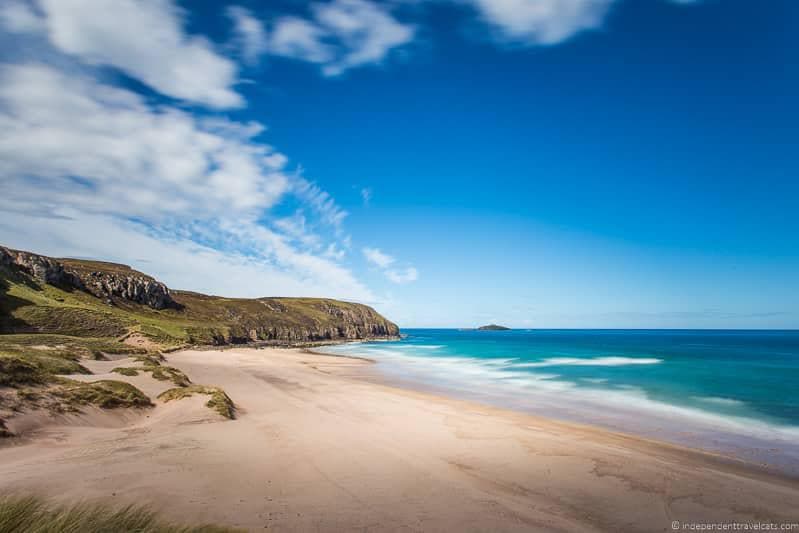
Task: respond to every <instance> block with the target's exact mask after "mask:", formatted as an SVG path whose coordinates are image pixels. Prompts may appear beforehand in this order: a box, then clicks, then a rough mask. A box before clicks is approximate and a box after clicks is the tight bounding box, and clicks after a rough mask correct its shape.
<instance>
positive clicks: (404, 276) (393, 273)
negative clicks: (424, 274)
mask: <svg viewBox="0 0 799 533" xmlns="http://www.w3.org/2000/svg"><path fill="white" fill-rule="evenodd" d="M386 277H387V278H388V279H389V280H390V281H392V282H394V283H410V282H411V281H416V280H417V279H419V271H418V270H416V269H415V268H414V267H407V268H403V269H399V270H386Z"/></svg>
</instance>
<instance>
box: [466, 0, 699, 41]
mask: <svg viewBox="0 0 799 533" xmlns="http://www.w3.org/2000/svg"><path fill="white" fill-rule="evenodd" d="M455 1H460V0H455ZM617 1H618V0H468V2H470V3H471V4H472V5H473V6H474V7H475V8H476V9H477V11H478V12H479V13H480V15H481V16H482V18H483V19H484V20H485V21H486V22H488V23H489V24H491V25H492V26H494V27H495V28H496V29H497V30H498V32H499V35H500V38H501V40H504V41H511V42H515V43H522V44H527V45H553V44H558V43H561V42H563V41H566V40H568V39H570V38H571V37H574V36H575V35H577V34H578V33H580V32H582V31H586V30H592V29H596V28H599V27H600V26H601V25H602V23H603V22H604V19H605V17H606V15H607V13H608V11H609V9H610V7H611V6H612V5H613V4H614V3H616V2H617ZM671 1H672V2H674V3H679V4H690V3H695V2H696V1H697V0H671Z"/></svg>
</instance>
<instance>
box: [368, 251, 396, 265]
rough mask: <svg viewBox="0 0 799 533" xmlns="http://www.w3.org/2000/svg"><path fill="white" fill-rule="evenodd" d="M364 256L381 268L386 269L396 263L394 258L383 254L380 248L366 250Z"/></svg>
mask: <svg viewBox="0 0 799 533" xmlns="http://www.w3.org/2000/svg"><path fill="white" fill-rule="evenodd" d="M363 256H364V257H365V258H366V260H367V261H369V262H370V263H372V264H373V265H375V266H378V267H380V268H386V267H388V266H390V265H391V264H392V263H393V262H394V261H395V259H394V258H393V257H391V256H390V255H388V254H386V253H383V252H381V251H380V249H379V248H364V249H363Z"/></svg>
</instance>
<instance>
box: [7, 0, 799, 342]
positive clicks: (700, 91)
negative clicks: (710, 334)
mask: <svg viewBox="0 0 799 533" xmlns="http://www.w3.org/2000/svg"><path fill="white" fill-rule="evenodd" d="M797 29H799V5H797V4H796V2H792V1H790V0H773V1H770V2H768V3H762V2H754V1H751V0H746V1H744V0H697V1H693V2H690V1H678V0H661V1H656V0H651V1H635V0H501V1H497V0H462V1H447V0H428V1H404V2H403V1H396V2H376V1H371V0H327V1H322V0H320V1H319V2H313V3H304V2H296V1H285V2H269V3H266V2H257V1H250V2H247V1H237V2H231V3H223V2H186V3H183V4H178V3H173V2H171V1H169V0H157V1H156V0H147V1H144V0H37V1H31V2H29V1H23V0H14V1H8V2H4V3H3V5H2V7H1V8H0V45H2V46H0V49H2V51H0V175H2V176H3V178H2V182H0V184H1V186H2V188H3V192H4V194H3V195H2V198H0V209H2V210H3V212H4V214H6V216H4V217H3V220H0V243H3V244H6V245H9V246H13V247H18V248H23V249H31V250H35V251H39V252H42V253H47V254H51V255H58V256H67V255H68V256H78V257H97V258H103V259H109V260H117V261H122V262H125V263H128V264H131V265H132V266H134V267H136V268H139V269H141V270H143V271H145V272H148V273H152V274H154V275H156V276H158V277H159V278H161V279H163V280H164V281H165V282H166V283H167V284H168V285H170V286H171V287H174V288H185V289H193V290H201V291H205V292H211V293H216V294H226V295H235V296H265V295H286V296H288V295H319V296H330V297H337V298H345V299H350V300H356V301H363V302H367V303H370V304H372V305H374V306H375V307H376V308H377V309H378V310H380V311H382V312H384V313H385V314H386V315H387V316H388V317H389V318H392V319H394V320H395V321H397V322H398V323H399V324H400V325H401V326H403V327H414V326H423V327H430V326H432V327H436V326H454V327H460V326H475V325H480V324H482V323H485V322H499V323H504V324H508V325H511V326H516V327H665V328H669V327H712V328H725V327H729V328H739V327H753V328H761V327H773V328H796V327H799V236H797V235H799V209H797V207H796V206H797V198H799V178H798V175H799V157H797V156H796V148H795V145H796V142H797V139H799V127H797V124H799V102H798V101H797V96H796V95H797V94H799V42H798V41H799V32H797Z"/></svg>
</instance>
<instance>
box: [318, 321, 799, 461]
mask: <svg viewBox="0 0 799 533" xmlns="http://www.w3.org/2000/svg"><path fill="white" fill-rule="evenodd" d="M403 333H405V334H406V335H407V337H406V338H405V339H403V340H401V341H397V342H374V343H360V344H348V345H341V346H335V347H328V348H326V349H327V350H328V351H331V352H335V353H339V354H353V355H361V356H366V357H369V358H372V359H374V360H376V361H377V362H378V363H379V364H378V365H377V368H378V369H380V371H382V372H383V373H385V374H386V375H387V376H390V377H392V378H394V379H399V380H403V381H407V382H413V383H415V384H417V385H420V386H424V387H426V388H433V389H438V390H443V391H446V392H449V393H453V394H456V395H460V396H463V397H467V398H470V399H478V400H483V401H487V402H490V403H495V404H500V405H502V406H506V407H511V408H516V409H523V410H528V411H532V412H535V413H539V414H545V415H548V416H555V417H559V418H565V419H569V420H575V421H579V422H588V423H592V424H598V425H603V426H607V427H610V428H613V429H620V430H624V431H630V432H635V433H642V434H645V435H648V436H656V437H659V438H665V439H666V440H671V441H674V442H678V443H683V444H690V445H698V446H701V447H705V448H711V449H714V450H716V451H722V452H731V453H735V454H738V455H741V454H744V455H748V457H749V458H752V459H757V460H765V461H766V462H771V463H775V464H778V463H793V466H799V331H717V330H712V331H706V330H702V331H699V330H513V331H502V332H492V331H473V330H472V331H462V330H453V329H413V330H403ZM764 454H766V455H770V456H769V457H766V458H764V457H762V456H763V455H764ZM775 454H776V456H774V455H775ZM798 471H799V470H798Z"/></svg>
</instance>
